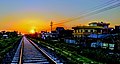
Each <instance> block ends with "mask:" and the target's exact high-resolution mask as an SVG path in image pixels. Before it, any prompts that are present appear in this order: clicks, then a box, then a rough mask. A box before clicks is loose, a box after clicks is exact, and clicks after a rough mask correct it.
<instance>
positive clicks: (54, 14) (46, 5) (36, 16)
mask: <svg viewBox="0 0 120 64" xmlns="http://www.w3.org/2000/svg"><path fill="white" fill-rule="evenodd" d="M107 1H108V0H94V1H84V0H72V1H56V0H52V1H44V0H43V1H41V0H40V1H32V0H29V3H27V1H25V2H23V1H16V0H14V1H8V2H5V1H3V2H2V1H1V2H0V8H1V11H0V14H1V15H0V24H1V25H0V30H13V31H14V30H17V31H19V32H22V33H29V32H30V30H31V29H33V28H32V27H34V26H35V27H36V29H37V31H38V32H40V31H41V30H45V31H46V30H47V31H50V22H51V21H53V24H56V23H60V22H61V23H62V24H57V25H53V30H54V29H55V28H56V27H57V26H63V27H65V28H67V29H71V27H73V26H77V25H86V24H88V23H89V22H92V21H93V20H96V21H98V22H101V20H102V22H109V23H111V24H110V26H114V25H119V24H120V18H119V15H120V13H119V11H120V7H117V8H114V9H111V10H108V11H105V12H102V13H99V14H95V15H93V16H92V14H91V15H89V16H87V15H86V16H84V18H82V17H83V16H82V15H84V14H83V13H86V12H88V13H90V12H91V11H90V10H91V9H93V8H94V7H96V6H98V5H101V4H103V3H105V2H107ZM54 3H55V4H54ZM21 4H22V5H21ZM89 4H90V5H89ZM102 6H103V5H102ZM102 6H101V7H102ZM89 9H90V10H89ZM89 11H90V12H89ZM86 14H87V13H86ZM77 17H80V18H79V19H78V18H77ZM72 19H74V20H72ZM69 20H70V21H69ZM66 21H68V22H66ZM64 22H66V23H64Z"/></svg>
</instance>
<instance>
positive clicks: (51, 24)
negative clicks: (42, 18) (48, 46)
mask: <svg viewBox="0 0 120 64" xmlns="http://www.w3.org/2000/svg"><path fill="white" fill-rule="evenodd" d="M50 26H51V32H52V26H53V22H52V21H51V23H50Z"/></svg>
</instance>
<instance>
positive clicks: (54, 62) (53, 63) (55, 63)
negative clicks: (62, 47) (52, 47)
mask: <svg viewBox="0 0 120 64" xmlns="http://www.w3.org/2000/svg"><path fill="white" fill-rule="evenodd" d="M29 42H30V43H31V44H32V45H33V46H35V48H36V49H38V50H39V51H40V52H41V53H42V54H43V55H44V56H45V57H46V58H47V59H48V61H49V62H50V64H57V62H56V61H54V60H53V59H52V58H51V57H50V56H49V55H47V54H46V52H45V51H43V50H42V49H41V48H40V47H38V46H37V45H36V44H35V43H34V42H32V41H31V40H29Z"/></svg>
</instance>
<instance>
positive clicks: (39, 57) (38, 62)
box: [11, 37, 63, 64]
mask: <svg viewBox="0 0 120 64" xmlns="http://www.w3.org/2000/svg"><path fill="white" fill-rule="evenodd" d="M50 54H51V53H50ZM50 54H49V53H47V52H46V51H45V50H44V49H42V48H40V47H38V46H37V45H36V44H35V43H34V42H32V41H31V40H28V39H27V38H26V37H23V38H22V40H21V42H20V44H19V46H18V48H17V51H16V53H15V55H14V58H13V60H12V62H11V64H63V63H62V62H60V60H59V59H56V58H54V57H52V56H51V55H50Z"/></svg>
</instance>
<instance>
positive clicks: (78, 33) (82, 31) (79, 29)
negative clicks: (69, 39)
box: [72, 26, 103, 37]
mask: <svg viewBox="0 0 120 64" xmlns="http://www.w3.org/2000/svg"><path fill="white" fill-rule="evenodd" d="M102 28H103V27H101V26H76V27H72V29H74V32H73V35H74V37H85V36H87V35H90V34H92V33H101V31H100V29H102Z"/></svg>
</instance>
